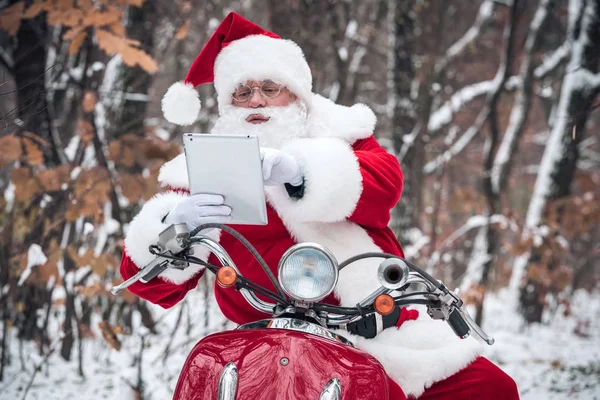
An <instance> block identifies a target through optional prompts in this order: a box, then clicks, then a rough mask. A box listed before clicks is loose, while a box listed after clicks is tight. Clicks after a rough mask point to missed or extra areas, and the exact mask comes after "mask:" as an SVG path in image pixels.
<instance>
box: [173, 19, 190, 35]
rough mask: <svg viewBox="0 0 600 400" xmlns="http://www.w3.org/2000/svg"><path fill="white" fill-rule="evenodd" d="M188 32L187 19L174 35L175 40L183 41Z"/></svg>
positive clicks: (188, 22)
mask: <svg viewBox="0 0 600 400" xmlns="http://www.w3.org/2000/svg"><path fill="white" fill-rule="evenodd" d="M189 32H190V20H189V19H188V20H187V21H185V23H184V24H183V25H181V26H180V27H179V29H178V30H177V33H176V34H175V39H177V40H183V39H185V38H186V37H187V35H188V33H189Z"/></svg>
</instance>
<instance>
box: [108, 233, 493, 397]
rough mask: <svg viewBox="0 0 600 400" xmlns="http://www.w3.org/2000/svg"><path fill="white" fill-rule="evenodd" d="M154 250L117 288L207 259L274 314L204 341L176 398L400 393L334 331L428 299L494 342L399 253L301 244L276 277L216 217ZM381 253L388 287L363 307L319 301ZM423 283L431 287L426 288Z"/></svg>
mask: <svg viewBox="0 0 600 400" xmlns="http://www.w3.org/2000/svg"><path fill="white" fill-rule="evenodd" d="M209 228H218V229H222V230H223V231H226V232H228V233H230V234H232V235H233V236H235V237H236V238H237V239H238V240H240V241H241V242H242V243H243V244H244V245H245V246H246V247H247V248H248V250H249V251H250V252H251V253H252V254H253V255H254V256H255V257H256V259H257V260H258V262H259V263H260V265H261V266H262V268H263V269H264V270H265V273H266V274H267V275H268V276H269V278H270V280H271V282H272V283H273V285H274V287H275V288H276V292H272V291H270V290H268V289H266V288H264V287H261V286H259V285H257V284H255V283H253V282H251V281H249V280H247V279H245V278H244V277H243V276H242V275H241V274H240V272H239V270H238V268H237V267H236V266H235V264H234V262H233V260H232V259H231V257H230V256H229V255H228V254H227V252H226V251H225V249H224V248H223V247H222V246H221V245H220V244H219V243H218V242H216V241H214V240H213V239H211V238H209V237H208V236H204V235H199V234H198V233H199V232H200V231H201V230H204V229H209ZM196 246H204V247H207V248H208V249H210V250H211V252H212V253H214V254H215V255H216V257H217V258H218V259H219V262H220V263H221V264H222V266H216V265H211V264H208V263H207V262H205V261H203V260H201V259H199V258H197V257H194V248H195V247H196ZM150 251H151V252H152V253H153V254H155V255H156V259H155V260H154V261H153V262H152V263H150V264H148V265H147V266H146V267H144V268H143V269H141V270H140V272H139V273H138V274H136V275H135V276H133V277H131V278H130V279H128V280H127V281H125V282H123V283H122V284H120V285H118V286H115V287H114V288H113V289H112V290H111V291H112V293H113V294H117V293H119V292H120V291H121V290H123V289H125V288H127V287H128V286H130V285H131V284H132V283H134V282H137V281H141V282H143V283H147V282H148V281H150V280H151V279H153V278H155V277H156V276H157V275H158V274H160V273H161V272H162V271H164V270H165V269H166V268H178V269H184V268H186V267H187V266H188V265H189V264H190V263H191V264H199V265H202V266H204V267H205V268H206V269H207V270H209V271H211V272H212V273H214V274H216V282H217V284H219V285H221V286H222V287H225V288H230V290H239V291H240V292H241V294H242V295H243V296H244V298H245V299H246V300H247V301H248V302H249V303H250V304H251V305H252V306H253V307H254V308H256V309H257V310H260V311H262V312H265V313H268V314H270V315H272V317H271V318H268V319H264V320H260V321H255V322H252V323H249V324H244V325H241V326H239V327H238V328H237V329H235V330H233V331H227V332H221V333H216V334H213V335H209V336H207V337H205V338H204V339H202V340H200V342H198V344H196V346H195V347H194V348H193V350H192V352H191V353H190V355H189V356H188V358H187V360H186V363H185V365H184V366H183V369H182V372H181V375H180V377H179V381H178V383H177V387H176V389H175V393H174V397H173V398H174V399H186V400H187V399H214V398H215V397H216V398H217V399H219V400H233V399H237V400H242V399H252V400H255V399H320V400H334V399H335V400H340V399H347V400H350V399H361V400H371V399H373V400H384V399H390V391H389V386H388V378H387V375H386V373H385V371H384V369H383V367H382V365H381V364H380V363H379V362H378V361H377V360H376V359H375V358H374V357H372V356H371V355H369V354H367V353H365V352H364V351H361V350H359V349H356V348H355V347H353V345H352V343H351V342H350V341H348V340H347V339H345V338H344V337H343V336H341V335H339V334H336V333H334V332H333V330H334V329H337V330H339V329H342V330H346V331H348V332H350V333H353V334H357V335H361V336H364V337H375V336H376V334H377V333H379V332H381V331H382V330H383V329H385V328H388V327H393V326H394V325H395V322H396V321H397V320H398V317H399V315H400V307H402V306H406V305H410V304H423V305H425V306H427V312H428V314H429V315H430V316H431V317H432V318H433V319H443V320H445V321H447V322H448V324H449V325H450V327H451V328H452V330H453V331H454V332H455V334H456V335H458V336H459V337H461V338H465V337H467V336H469V334H470V332H471V329H472V330H473V331H474V332H475V333H476V334H477V335H478V336H480V337H481V338H482V339H483V340H484V341H485V342H487V343H488V344H490V345H491V344H493V342H494V339H492V338H491V337H489V336H487V335H486V334H485V333H484V332H483V331H482V330H481V328H480V327H479V326H478V325H477V324H476V323H475V322H474V321H473V320H472V319H471V317H470V316H469V315H468V313H467V312H466V310H465V309H464V305H463V302H462V300H461V299H460V297H458V295H456V294H455V293H454V292H452V291H450V290H448V289H447V288H446V286H445V285H444V284H443V283H441V282H440V281H438V280H436V279H434V278H433V277H431V276H430V275H429V274H427V273H426V272H425V271H423V270H422V269H420V268H419V267H417V266H416V265H413V264H411V263H410V262H408V261H407V260H404V259H402V258H399V257H397V256H394V255H391V254H385V253H365V254H360V255H357V256H354V257H352V258H350V259H348V260H346V261H344V262H342V263H341V264H339V265H338V263H337V261H336V259H335V257H334V256H333V255H332V254H331V252H330V251H329V250H328V249H327V248H325V247H323V246H321V245H319V244H316V243H301V244H297V245H294V246H292V247H291V248H290V249H289V250H288V251H287V252H286V253H285V254H284V255H283V257H282V258H281V261H280V263H279V268H278V279H276V278H275V276H274V275H273V274H272V272H271V270H270V269H269V267H268V266H267V265H266V263H265V262H264V260H263V259H262V257H261V256H260V255H259V254H258V253H257V252H256V250H255V249H254V248H253V247H252V245H251V244H250V243H249V242H248V241H247V240H246V239H245V238H244V237H243V236H241V235H240V234H239V233H238V232H237V231H235V230H233V229H232V228H230V227H228V226H225V225H221V224H206V225H203V226H200V227H198V228H196V229H194V230H193V231H191V232H189V230H188V228H187V226H186V225H185V224H177V225H171V226H170V227H169V228H167V229H165V230H164V231H163V232H162V233H161V234H160V235H159V240H158V243H157V244H156V245H154V246H151V247H150ZM372 257H377V258H383V259H384V261H383V262H382V263H381V264H380V265H379V268H378V271H377V274H378V280H379V283H380V284H381V287H380V288H379V289H377V290H375V291H374V292H373V293H372V294H371V295H369V296H368V297H367V298H365V299H364V300H363V301H361V302H360V303H359V304H357V305H356V307H340V306H333V305H329V304H324V303H320V302H319V301H320V300H322V299H323V298H325V297H326V296H327V295H329V294H330V293H331V292H332V291H333V290H334V288H335V286H336V283H337V280H338V275H339V271H340V270H341V269H343V268H345V267H346V266H348V265H349V264H351V263H353V262H355V261H358V260H361V259H364V258H372ZM415 286H420V287H421V290H420V291H416V290H415ZM409 288H410V289H411V290H410V291H409V290H408V289H409ZM257 294H260V295H261V296H262V297H263V298H267V299H270V300H271V301H272V302H267V301H264V300H262V299H261V298H259V297H258V296H257ZM392 294H394V296H392Z"/></svg>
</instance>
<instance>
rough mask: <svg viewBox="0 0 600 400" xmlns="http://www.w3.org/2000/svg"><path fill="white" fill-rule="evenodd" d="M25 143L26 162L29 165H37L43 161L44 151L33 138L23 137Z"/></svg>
mask: <svg viewBox="0 0 600 400" xmlns="http://www.w3.org/2000/svg"><path fill="white" fill-rule="evenodd" d="M23 144H24V145H25V152H26V153H27V162H29V164H31V165H35V166H39V165H42V164H43V163H44V153H43V152H42V150H40V148H39V147H38V145H36V144H35V143H34V142H33V140H31V139H29V138H24V139H23Z"/></svg>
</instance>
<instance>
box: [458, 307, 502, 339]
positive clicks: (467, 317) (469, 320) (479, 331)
mask: <svg viewBox="0 0 600 400" xmlns="http://www.w3.org/2000/svg"><path fill="white" fill-rule="evenodd" d="M456 311H458V313H459V314H460V315H461V316H462V317H463V319H464V320H465V322H466V323H467V325H469V326H470V327H471V328H472V329H473V330H474V331H475V333H476V334H477V336H479V337H480V338H481V339H483V340H484V341H485V342H486V343H487V344H488V345H490V346H491V345H493V344H494V343H495V342H496V339H494V338H493V337H491V336H489V335H487V334H486V333H485V332H484V331H483V329H481V327H480V326H479V325H477V323H476V322H475V321H473V318H471V316H470V315H469V313H468V312H467V310H466V309H464V308H463V307H457V308H456Z"/></svg>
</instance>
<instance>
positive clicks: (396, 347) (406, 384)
mask: <svg viewBox="0 0 600 400" xmlns="http://www.w3.org/2000/svg"><path fill="white" fill-rule="evenodd" d="M338 333H340V334H341V335H342V336H345V337H346V338H347V339H349V340H350V341H351V342H353V343H354V345H355V346H356V347H357V348H359V349H361V350H363V351H366V352H367V353H369V354H371V355H372V356H373V357H375V358H376V359H377V360H378V361H379V362H380V363H381V364H382V365H383V367H384V368H385V371H386V372H387V374H388V375H389V376H390V378H392V379H393V380H394V381H395V382H396V383H397V384H398V385H400V387H401V388H402V390H403V391H404V393H405V394H406V396H412V397H419V396H420V395H422V394H423V392H424V391H425V389H427V388H429V387H431V385H433V384H434V383H435V382H439V381H441V380H444V379H446V378H448V377H450V376H452V375H454V374H455V373H457V372H458V371H460V370H462V369H463V368H465V367H467V366H468V365H469V364H470V363H472V362H473V361H474V360H475V359H476V358H477V357H479V356H480V355H481V353H482V352H483V345H482V344H481V343H480V342H479V341H477V340H476V339H475V338H473V337H469V338H467V339H459V338H458V337H457V336H456V335H454V333H453V332H452V329H451V328H450V326H448V324H447V323H446V322H443V321H434V320H432V319H431V318H429V316H428V315H427V314H426V311H421V310H419V318H418V319H417V320H416V321H406V322H404V323H403V324H402V326H401V327H400V329H397V330H396V329H394V328H390V329H386V330H385V331H383V332H381V333H380V334H379V335H377V337H375V338H373V339H365V338H363V337H360V336H355V335H351V334H349V333H348V332H346V331H338Z"/></svg>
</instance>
